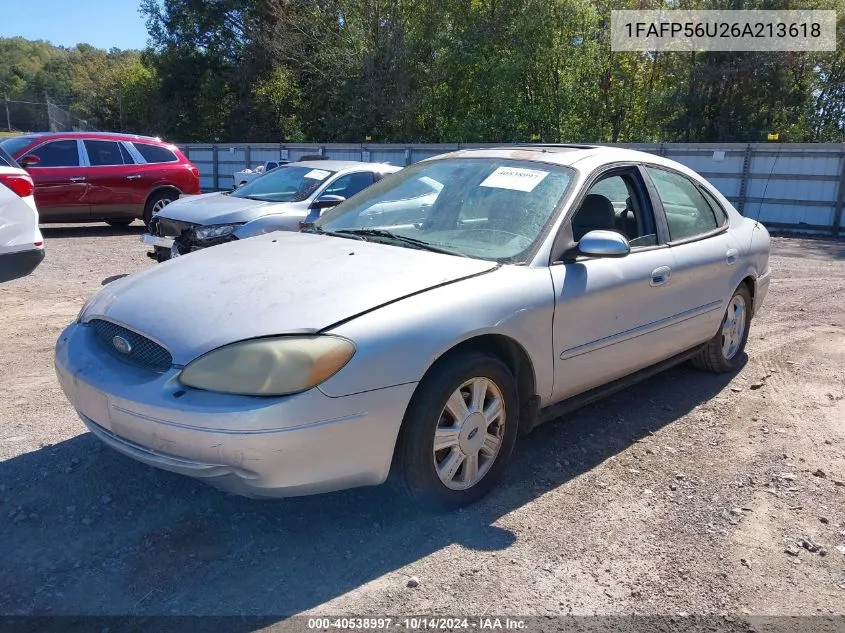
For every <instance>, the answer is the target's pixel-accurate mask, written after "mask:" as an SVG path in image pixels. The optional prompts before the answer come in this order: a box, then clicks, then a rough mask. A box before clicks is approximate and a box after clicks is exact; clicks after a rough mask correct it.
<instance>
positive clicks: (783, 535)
mask: <svg viewBox="0 0 845 633" xmlns="http://www.w3.org/2000/svg"><path fill="white" fill-rule="evenodd" d="M140 231H141V228H140V226H134V227H130V228H129V229H125V230H116V229H111V228H108V227H105V226H96V225H95V226H91V227H71V228H68V227H64V228H49V229H47V230H46V231H45V236H46V239H47V248H48V256H47V259H46V260H45V262H44V263H43V265H42V266H41V267H40V268H39V269H38V270H37V271H36V272H35V273H34V274H33V275H32V276H30V277H28V278H25V279H22V280H18V281H15V282H10V283H7V284H5V285H3V286H0V367H1V368H2V372H3V377H2V380H0V423H2V426H0V460H2V461H0V613H2V614H33V613H43V614H67V613H72V614H191V615H193V614H254V615H268V616H272V617H280V616H283V615H286V614H293V613H299V612H312V613H334V614H368V613H369V614H384V613H391V614H411V613H417V614H419V613H427V614H439V615H450V614H469V613H472V614H484V613H494V614H518V615H530V614H568V613H573V614H593V613H601V614H629V613H639V614H676V613H678V612H686V613H713V614H718V613H733V614H742V613H745V614H748V613H751V614H770V615H771V614H817V613H822V614H829V613H837V614H842V613H845V336H843V335H845V243H842V242H839V243H836V242H830V241H822V240H800V239H786V238H776V239H775V240H774V252H773V257H772V267H773V269H774V280H773V282H772V287H771V292H770V294H769V298H768V300H767V303H766V305H765V306H764V310H763V312H762V314H761V315H760V316H759V318H757V319H756V321H755V322H754V324H753V326H752V330H751V337H750V339H749V344H748V349H747V351H748V362H747V364H746V365H745V367H744V368H743V369H742V370H741V371H740V372H739V373H738V374H736V375H733V376H716V375H709V374H704V373H700V372H698V371H695V370H693V369H691V368H689V367H687V366H682V367H679V368H677V369H674V370H671V371H669V372H667V373H665V374H663V375H661V376H659V377H657V378H655V379H652V380H651V381H649V382H648V383H645V384H642V385H640V386H637V387H633V388H630V389H628V390H626V391H624V392H622V393H620V394H618V395H616V396H614V397H613V398H611V399H608V400H605V401H604V402H601V403H598V404H596V405H593V406H590V407H588V408H586V409H583V410H581V411H579V412H577V413H576V414H573V415H571V416H569V417H568V418H567V419H566V420H562V421H559V422H555V423H551V424H547V425H545V426H543V427H540V428H539V429H538V430H537V431H535V432H534V433H533V434H532V435H530V436H528V437H526V438H524V440H523V441H521V444H520V445H518V446H517V455H516V456H515V459H514V463H513V464H512V466H511V468H510V470H509V472H508V480H507V482H506V483H505V484H504V485H503V486H501V487H500V489H499V490H498V491H497V492H496V493H495V494H493V495H492V496H491V497H489V498H488V499H486V500H485V501H484V502H482V503H480V504H478V505H476V506H474V507H472V508H470V509H468V510H466V511H463V512H459V513H456V514H453V515H450V516H435V517H432V516H427V515H421V514H420V513H419V512H418V511H416V510H415V509H413V508H412V507H409V506H407V505H406V504H405V503H404V501H403V500H401V498H398V497H396V496H395V494H394V493H393V492H392V491H391V490H390V489H389V488H386V487H379V488H372V489H360V490H354V491H349V492H342V493H336V494H332V495H326V496H321V497H313V498H303V499H290V500H283V501H251V500H247V499H242V498H238V497H232V496H227V495H224V494H222V493H220V492H217V491H216V490H214V489H212V488H209V487H206V486H204V485H202V484H200V483H196V482H194V481H192V480H190V479H187V478H183V477H180V476H177V475H172V474H169V473H165V472H160V471H156V470H153V469H152V468H148V467H146V466H143V465H141V464H138V463H136V462H134V461H132V460H130V459H127V458H124V457H122V456H120V455H118V454H117V453H114V452H112V451H111V450H109V449H106V448H101V446H100V445H99V443H98V442H97V441H95V440H94V439H93V438H92V437H91V436H90V434H88V433H87V432H86V431H85V428H84V427H83V425H82V424H81V423H80V422H79V421H78V420H77V418H76V416H75V415H74V412H73V411H72V410H71V408H70V406H69V405H68V404H67V402H66V401H65V399H64V397H63V395H62V393H61V391H60V390H59V387H58V384H57V383H56V379H55V376H54V373H53V368H52V349H53V344H54V342H55V339H56V337H57V335H58V333H59V331H60V329H61V328H62V327H63V326H64V325H65V324H66V323H67V322H69V321H70V320H72V319H73V318H74V317H75V315H76V313H77V311H78V310H79V308H80V307H81V305H82V303H83V301H84V300H85V299H86V298H88V297H89V296H91V295H92V294H94V293H95V292H96V291H97V290H99V289H100V287H101V285H103V284H105V283H107V282H108V281H109V280H111V279H114V278H115V277H116V276H120V275H123V274H127V273H132V272H133V271H136V270H139V269H141V268H143V267H146V266H153V265H155V264H154V263H153V262H152V260H150V259H148V258H147V257H146V256H145V255H144V248H143V247H142V246H141V245H140V244H139V242H138V234H139V233H140ZM209 290H210V291H211V289H209ZM150 300H151V301H154V300H155V298H154V297H150ZM411 577H416V578H417V579H418V581H419V585H418V586H416V587H408V586H407V584H408V580H409V579H410V578H411ZM411 584H414V583H411Z"/></svg>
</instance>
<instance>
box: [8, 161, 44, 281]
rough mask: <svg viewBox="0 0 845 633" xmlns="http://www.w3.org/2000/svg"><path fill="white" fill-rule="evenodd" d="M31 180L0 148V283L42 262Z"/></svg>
mask: <svg viewBox="0 0 845 633" xmlns="http://www.w3.org/2000/svg"><path fill="white" fill-rule="evenodd" d="M34 191H35V185H34V184H33V182H32V178H31V177H30V175H29V174H28V173H26V172H25V171H24V170H23V169H21V167H20V166H19V165H18V164H17V163H16V162H15V159H14V158H12V157H11V156H10V155H9V154H8V153H7V152H6V151H5V150H3V149H2V148H0V282H3V281H10V280H12V279H17V278H18V277H24V276H25V275H28V274H29V273H31V272H32V271H33V270H35V268H36V267H37V266H38V264H40V263H41V260H42V259H44V238H43V237H42V236H41V231H39V230H38V209H37V208H36V207H35V197H34V196H33V192H34Z"/></svg>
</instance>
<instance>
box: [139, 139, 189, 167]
mask: <svg viewBox="0 0 845 633" xmlns="http://www.w3.org/2000/svg"><path fill="white" fill-rule="evenodd" d="M133 145H134V146H135V149H137V150H138V152H139V153H140V154H141V156H143V157H144V160H145V161H147V162H148V163H175V162H176V161H178V160H179V159H178V158H177V157H176V154H174V153H173V152H171V151H170V150H169V149H167V148H166V147H161V146H160V145H150V144H149V143H133Z"/></svg>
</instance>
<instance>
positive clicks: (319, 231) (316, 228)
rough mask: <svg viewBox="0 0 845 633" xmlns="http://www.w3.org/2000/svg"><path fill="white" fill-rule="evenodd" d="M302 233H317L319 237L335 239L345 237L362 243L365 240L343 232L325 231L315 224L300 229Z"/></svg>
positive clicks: (311, 223) (308, 224)
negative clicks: (324, 236) (329, 236)
mask: <svg viewBox="0 0 845 633" xmlns="http://www.w3.org/2000/svg"><path fill="white" fill-rule="evenodd" d="M300 232H301V233H317V234H319V235H331V236H333V237H343V238H345V239H347V240H360V241H361V242H363V241H364V238H363V237H361V236H360V235H355V234H354V233H345V232H341V231H324V230H323V229H321V228H320V227H319V226H315V224H314V223H313V222H308V223H307V224H306V225H305V226H303V227H302V228H301V229H300Z"/></svg>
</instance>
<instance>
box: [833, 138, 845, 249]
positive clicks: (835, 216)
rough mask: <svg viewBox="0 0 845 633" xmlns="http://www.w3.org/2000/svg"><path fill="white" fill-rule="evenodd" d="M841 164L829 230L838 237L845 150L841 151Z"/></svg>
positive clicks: (844, 189) (843, 202)
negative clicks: (831, 223)
mask: <svg viewBox="0 0 845 633" xmlns="http://www.w3.org/2000/svg"><path fill="white" fill-rule="evenodd" d="M841 160H842V164H841V165H840V166H839V184H838V185H837V187H836V206H835V207H834V208H833V226H832V227H831V232H832V233H833V236H834V237H839V231H840V230H841V228H842V207H843V205H845V151H843V152H842V158H841Z"/></svg>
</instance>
